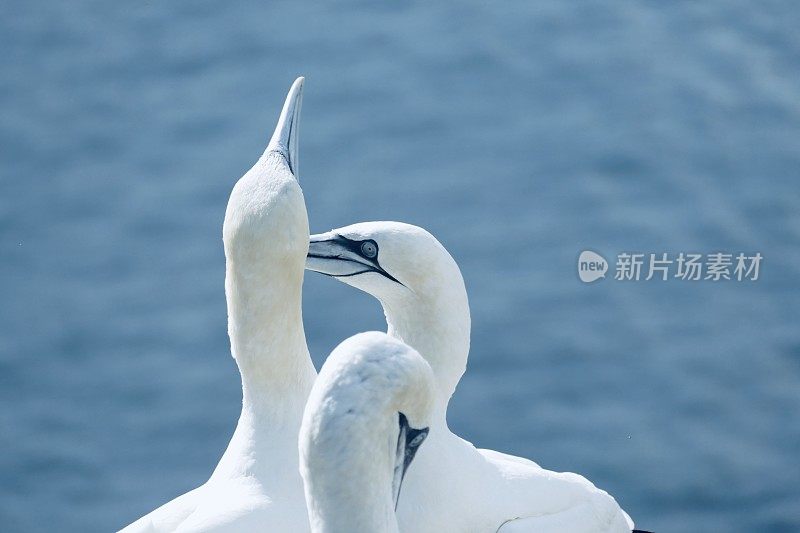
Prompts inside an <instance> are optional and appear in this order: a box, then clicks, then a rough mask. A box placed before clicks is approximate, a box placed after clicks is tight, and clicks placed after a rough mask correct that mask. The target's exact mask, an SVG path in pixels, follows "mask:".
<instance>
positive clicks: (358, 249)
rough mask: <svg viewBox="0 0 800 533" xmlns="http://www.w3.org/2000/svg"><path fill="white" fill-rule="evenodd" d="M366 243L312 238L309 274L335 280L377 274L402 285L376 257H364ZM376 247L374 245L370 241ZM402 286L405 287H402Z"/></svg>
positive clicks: (330, 235) (336, 237)
mask: <svg viewBox="0 0 800 533" xmlns="http://www.w3.org/2000/svg"><path fill="white" fill-rule="evenodd" d="M364 242H365V241H354V240H352V239H348V238H347V237H342V236H341V235H339V234H337V233H333V232H329V233H321V234H319V235H312V236H311V237H310V238H309V243H308V256H307V257H306V270H313V271H314V272H319V273H321V274H325V275H326V276H332V277H334V278H347V277H350V276H356V275H358V274H364V273H367V272H376V273H378V274H380V275H381V276H385V277H387V278H389V279H390V280H392V281H394V282H395V283H400V281H399V280H398V279H397V278H395V277H394V276H392V275H391V274H389V273H388V272H386V271H385V270H384V269H383V267H382V266H381V265H380V263H379V262H378V255H377V247H376V248H375V250H376V255H374V256H373V257H367V256H366V255H364V252H363V248H362V244H363V243H364ZM371 242H373V243H374V241H371ZM400 285H403V284H402V283H400Z"/></svg>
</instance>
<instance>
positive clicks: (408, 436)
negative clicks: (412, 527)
mask: <svg viewBox="0 0 800 533" xmlns="http://www.w3.org/2000/svg"><path fill="white" fill-rule="evenodd" d="M428 431H429V428H422V429H414V428H412V427H411V426H410V425H409V424H408V419H407V418H406V415H404V414H403V413H400V433H399V435H398V437H397V455H396V456H395V463H394V477H393V478H392V497H393V498H394V508H395V509H397V502H398V501H400V487H401V486H402V485H403V478H404V477H405V475H406V471H407V470H408V467H409V465H411V461H413V460H414V456H415V455H416V454H417V450H419V447H420V445H421V444H422V442H423V441H424V440H425V438H426V437H427V436H428Z"/></svg>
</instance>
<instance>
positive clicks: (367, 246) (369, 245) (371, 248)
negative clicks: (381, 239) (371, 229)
mask: <svg viewBox="0 0 800 533" xmlns="http://www.w3.org/2000/svg"><path fill="white" fill-rule="evenodd" d="M361 255H363V256H364V257H366V258H367V259H375V257H377V255H378V245H377V244H375V242H374V241H364V242H362V243H361Z"/></svg>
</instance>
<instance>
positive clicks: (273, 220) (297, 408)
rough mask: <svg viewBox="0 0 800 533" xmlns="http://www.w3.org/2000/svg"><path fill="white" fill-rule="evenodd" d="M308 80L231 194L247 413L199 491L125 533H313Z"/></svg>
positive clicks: (226, 236)
mask: <svg viewBox="0 0 800 533" xmlns="http://www.w3.org/2000/svg"><path fill="white" fill-rule="evenodd" d="M302 90H303V78H298V79H297V81H295V82H294V84H293V85H292V88H291V89H290V91H289V94H288V96H287V97H286V102H285V104H284V106H283V111H282V113H281V115H280V119H279V120H278V125H277V128H276V129H275V133H274V134H273V136H272V139H271V140H270V142H269V145H268V146H267V149H266V151H265V152H264V154H263V155H262V156H261V158H260V159H259V160H258V162H257V163H256V164H255V166H253V168H252V169H250V170H249V171H248V172H247V173H246V174H245V175H244V176H243V177H242V178H241V179H240V180H239V181H238V182H237V183H236V185H235V186H234V188H233V192H232V193H231V196H230V200H229V201H228V207H227V210H226V212H225V223H224V226H223V230H222V233H223V243H224V247H225V263H226V264H225V296H226V299H227V304H228V335H229V336H230V340H231V353H232V355H233V357H234V359H235V360H236V364H237V365H238V367H239V372H240V373H241V377H242V413H241V416H240V418H239V422H238V424H237V426H236V430H235V432H234V434H233V437H232V438H231V441H230V444H228V448H227V450H225V453H224V455H223V456H222V459H221V460H220V462H219V464H218V465H217V467H216V469H215V470H214V472H213V474H212V475H211V477H210V479H209V480H208V481H207V482H206V483H205V484H204V485H202V486H200V487H198V488H196V489H194V490H192V491H191V492H188V493H186V494H184V495H182V496H179V497H178V498H176V499H174V500H172V501H171V502H169V503H167V504H165V505H163V506H161V507H159V508H158V509H156V510H155V511H153V512H151V513H150V514H148V515H146V516H144V517H142V518H140V519H139V520H137V521H136V522H134V523H133V524H131V525H130V526H128V527H127V528H125V529H124V530H123V531H124V532H126V533H134V532H161V531H180V532H199V531H214V532H220V531H237V532H246V531H259V532H264V531H273V532H283V531H286V532H289V531H291V532H296V531H297V532H300V531H308V529H309V525H308V514H307V512H306V507H305V496H304V492H303V482H302V478H301V477H300V474H299V471H298V468H299V463H298V457H297V435H298V431H299V429H300V423H301V421H302V416H303V409H304V407H305V401H306V398H307V397H308V394H309V393H310V391H311V387H312V385H313V383H314V380H315V378H316V370H315V369H314V365H313V363H312V362H311V358H310V357H309V353H308V347H307V346H306V339H305V333H304V331H303V321H302V313H301V292H302V285H303V274H304V263H305V258H306V252H307V251H308V217H307V214H306V208H305V201H304V199H303V193H302V191H301V189H300V185H299V184H298V182H297V168H298V167H297V163H298V157H297V139H298V122H299V116H300V105H301V99H302Z"/></svg>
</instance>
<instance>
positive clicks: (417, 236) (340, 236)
mask: <svg viewBox="0 0 800 533" xmlns="http://www.w3.org/2000/svg"><path fill="white" fill-rule="evenodd" d="M306 268H307V269H309V270H313V271H316V272H321V273H323V274H327V275H329V276H332V277H335V278H336V279H338V280H339V281H342V282H344V283H346V284H348V285H351V286H353V287H357V288H359V289H361V290H363V291H365V292H367V293H369V294H371V295H372V296H374V297H375V298H377V299H378V300H379V301H380V303H381V305H382V307H383V310H384V313H385V315H386V322H387V324H388V334H389V335H391V336H392V337H395V338H397V339H399V340H401V341H403V342H404V343H406V344H408V345H409V346H411V347H413V348H415V349H416V350H417V351H418V352H419V353H420V354H421V355H422V356H423V357H424V358H425V359H426V360H427V361H428V362H429V363H430V365H431V368H432V369H433V372H434V375H435V377H436V384H437V398H436V404H435V406H434V410H433V421H432V425H431V436H430V438H429V439H428V442H427V443H426V445H425V448H424V449H423V450H422V451H421V452H420V453H419V456H418V458H417V462H416V464H415V468H414V470H413V472H411V473H410V475H409V476H408V479H407V481H406V490H405V493H404V497H403V500H402V501H401V502H400V506H399V508H398V518H399V522H400V528H401V529H405V530H407V531H416V532H431V533H433V532H441V531H448V532H454V533H460V532H495V531H502V532H503V533H505V532H507V531H512V530H513V531H515V532H518V531H537V532H549V531H570V532H580V531H592V532H597V533H611V532H630V531H631V529H632V528H633V522H632V521H631V520H630V518H629V517H628V516H627V514H625V512H624V511H623V510H622V509H621V508H620V507H619V505H618V504H617V502H616V501H615V500H614V498H612V497H611V496H610V495H608V494H607V493H606V492H605V491H602V490H600V489H598V488H596V487H595V486H594V485H593V484H592V483H590V482H589V481H588V480H586V479H585V478H583V477H581V476H579V475H577V474H572V473H559V472H551V471H548V470H544V469H542V468H540V467H539V466H538V465H536V464H535V463H533V462H532V461H529V460H527V459H523V458H520V457H514V456H510V455H506V454H503V453H500V452H495V451H492V450H478V449H476V448H475V447H474V446H473V445H472V444H471V443H469V442H467V441H465V440H463V439H461V438H459V437H458V436H456V435H455V434H453V433H452V432H451V431H450V429H449V428H448V427H447V420H446V413H447V404H448V402H449V401H450V397H451V395H452V394H453V392H454V390H455V387H456V385H457V384H458V381H459V379H461V376H462V374H463V373H464V371H465V369H466V364H467V356H468V353H469V343H470V313H469V302H468V300H467V292H466V289H465V287H464V281H463V278H462V277H461V271H460V270H459V268H458V265H457V264H456V262H455V261H454V260H453V258H452V257H451V256H450V254H449V253H448V252H447V250H446V249H445V248H444V246H442V245H441V244H440V243H439V241H438V240H436V239H435V238H434V237H433V236H432V235H431V234H430V233H428V232H427V231H425V230H424V229H422V228H419V227H416V226H412V225H409V224H402V223H398V222H366V223H360V224H355V225H352V226H347V227H344V228H339V229H336V230H332V231H330V232H328V233H325V234H320V235H312V236H311V238H310V245H309V252H308V260H307V261H306Z"/></svg>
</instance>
